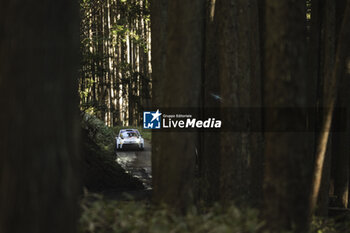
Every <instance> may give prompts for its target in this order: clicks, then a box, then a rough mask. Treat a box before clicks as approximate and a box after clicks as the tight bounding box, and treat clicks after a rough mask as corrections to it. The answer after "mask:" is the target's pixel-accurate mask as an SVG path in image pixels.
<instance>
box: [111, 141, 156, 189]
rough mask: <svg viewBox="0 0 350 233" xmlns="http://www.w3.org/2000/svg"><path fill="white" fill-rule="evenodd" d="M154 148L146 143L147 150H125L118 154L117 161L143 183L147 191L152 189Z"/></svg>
mask: <svg viewBox="0 0 350 233" xmlns="http://www.w3.org/2000/svg"><path fill="white" fill-rule="evenodd" d="M151 154H152V146H151V143H150V142H149V141H145V149H144V150H143V151H139V150H124V151H117V152H116V161H117V162H118V163H119V164H120V165H121V166H122V168H124V169H125V171H126V172H128V173H129V174H131V175H132V176H134V177H136V178H138V179H139V180H141V181H142V183H143V185H144V186H145V188H146V189H151V188H152V167H151Z"/></svg>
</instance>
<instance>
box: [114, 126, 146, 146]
mask: <svg viewBox="0 0 350 233" xmlns="http://www.w3.org/2000/svg"><path fill="white" fill-rule="evenodd" d="M115 139H116V149H117V150H122V149H126V148H138V149H139V150H143V149H144V139H143V138H142V137H141V134H140V132H139V131H138V130H137V129H121V130H120V131H119V134H118V137H116V138H115Z"/></svg>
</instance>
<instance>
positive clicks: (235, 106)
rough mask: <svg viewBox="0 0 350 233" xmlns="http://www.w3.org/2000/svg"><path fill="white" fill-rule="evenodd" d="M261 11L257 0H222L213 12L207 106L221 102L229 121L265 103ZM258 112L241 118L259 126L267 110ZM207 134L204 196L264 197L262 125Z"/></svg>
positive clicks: (208, 47) (207, 64)
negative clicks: (261, 67)
mask: <svg viewBox="0 0 350 233" xmlns="http://www.w3.org/2000/svg"><path fill="white" fill-rule="evenodd" d="M258 15H259V14H258V4H257V1H255V0H249V1H246V0H244V1H240V0H235V1H229V0H218V1H216V2H215V6H214V2H212V5H210V6H209V9H208V12H207V20H206V22H207V26H206V61H205V78H204V95H203V96H204V99H205V100H204V107H205V109H204V111H206V110H207V109H206V108H207V107H209V108H210V107H211V108H213V107H220V108H221V119H222V120H223V121H224V122H232V121H234V119H232V118H231V117H232V116H234V112H236V111H237V110H239V108H241V110H242V111H247V110H248V111H249V110H252V111H256V110H258V109H259V108H260V107H261V104H262V102H261V93H260V90H261V89H260V84H261V73H260V58H259V54H260V49H259V46H260V41H259V20H258ZM228 18H229V19H231V20H227V19H228ZM247 28H249V30H246V29H247ZM254 108H255V109H254ZM239 111H240V110H239ZM256 113H257V114H256V115H254V117H255V118H254V119H247V118H241V119H238V120H239V121H242V122H244V123H242V124H246V125H247V126H248V128H251V127H252V122H254V124H257V125H254V126H253V128H254V129H258V127H259V125H260V126H261V114H259V111H256ZM233 130H234V129H233ZM203 140H204V141H203V155H202V160H201V161H202V162H201V169H202V179H204V181H203V182H202V183H203V189H206V190H203V195H206V197H205V196H204V198H206V199H208V200H215V199H218V198H219V199H221V200H224V201H225V200H237V201H240V203H242V201H244V202H245V203H247V202H248V201H249V202H250V203H252V202H255V201H258V200H259V199H261V198H259V196H260V194H261V193H262V192H261V189H262V180H259V178H262V134H261V130H260V131H258V132H256V133H255V132H254V133H253V132H250V131H249V130H248V131H246V132H237V131H236V132H223V133H220V134H215V133H206V134H204V136H203ZM218 152H219V153H220V155H219V156H215V154H217V153H218ZM242 180H246V182H241V181H242ZM205 192H207V193H205ZM260 197H261V196H260Z"/></svg>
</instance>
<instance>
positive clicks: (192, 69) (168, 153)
mask: <svg viewBox="0 0 350 233" xmlns="http://www.w3.org/2000/svg"><path fill="white" fill-rule="evenodd" d="M162 3H164V2H163V1H153V3H152V4H153V7H152V14H154V15H153V16H152V29H153V28H156V27H157V25H158V26H159V25H162V24H163V23H164V22H162V19H164V18H163V16H165V15H167V19H166V22H167V24H166V34H164V33H165V32H164V31H162V29H164V26H160V27H161V30H160V28H158V30H157V29H155V31H153V33H152V38H153V39H152V43H154V44H152V45H154V46H152V48H153V50H152V51H153V52H154V53H153V56H152V57H153V67H158V68H156V69H155V70H153V74H154V83H153V88H154V94H155V95H154V98H155V103H156V104H157V105H156V107H160V108H161V107H167V108H175V107H183V108H186V107H199V98H200V87H201V85H200V84H201V75H202V73H201V71H202V70H201V69H202V67H201V60H202V39H203V35H202V34H203V33H202V31H203V25H202V24H203V16H204V3H203V1H201V0H193V1H186V2H181V3H180V2H178V1H168V3H167V4H168V8H167V9H168V11H167V13H165V14H163V13H164V12H165V11H166V10H165V9H164V8H163V7H166V2H165V4H162ZM162 14H163V15H162ZM160 39H165V41H166V44H163V43H159V44H157V42H159V41H160ZM163 45H164V47H163ZM157 47H158V48H157ZM165 51H166V55H165V57H166V58H165V64H164V63H163V62H164V61H163V60H162V58H163V57H164V55H162V54H164V52H165ZM161 79H163V80H161ZM152 140H153V145H154V146H153V149H152V152H153V153H152V159H153V161H152V162H153V163H152V171H153V178H154V179H153V188H154V189H153V194H154V199H155V200H156V201H159V202H165V203H168V204H170V205H172V206H174V207H177V208H180V209H185V208H186V207H188V206H189V204H190V203H191V202H192V199H193V190H192V189H193V180H194V169H195V151H196V147H197V140H198V139H197V134H196V133H178V132H169V133H162V132H156V133H154V134H153V138H152ZM169 141H171V142H172V143H170V144H169V143H168V142H169Z"/></svg>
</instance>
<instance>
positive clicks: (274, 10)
mask: <svg viewBox="0 0 350 233" xmlns="http://www.w3.org/2000/svg"><path fill="white" fill-rule="evenodd" d="M265 29H266V33H265V37H264V39H265V40H264V41H265V46H264V63H265V67H264V79H265V80H264V84H265V86H264V98H265V99H264V102H265V105H266V107H269V109H268V110H267V111H266V113H265V130H266V134H265V141H266V145H265V159H266V167H265V185H264V194H265V218H266V221H267V224H268V227H269V228H270V229H272V230H273V231H276V232H280V231H281V230H283V229H284V230H286V229H291V228H292V226H295V228H296V230H297V232H303V231H306V229H307V228H308V221H309V219H308V213H309V211H308V208H307V206H308V201H309V184H310V180H311V174H310V166H311V161H312V154H313V146H312V144H311V143H310V142H312V141H313V138H314V134H313V133H308V132H300V133H298V132H293V131H294V130H291V131H292V132H290V131H286V130H283V129H284V128H285V127H286V126H287V127H288V128H292V129H293V128H294V129H298V128H301V127H304V122H303V121H302V120H301V121H300V119H305V118H303V117H304V116H303V115H304V114H303V112H304V111H303V109H304V108H305V107H309V106H314V103H313V99H312V98H311V97H310V95H309V94H310V90H309V88H310V83H309V82H310V79H309V77H307V75H308V74H307V73H308V72H306V70H307V67H306V65H307V61H306V58H307V54H306V51H307V50H306V24H305V2H304V1H298V2H295V1H292V0H286V1H280V0H268V1H266V5H265ZM313 81H314V80H311V82H312V83H313ZM286 107H289V108H291V110H292V112H293V113H294V114H285V112H284V111H281V110H282V109H281V108H286ZM298 119H299V120H298ZM272 129H274V130H278V132H276V131H271V130H272ZM281 130H282V131H281Z"/></svg>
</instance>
